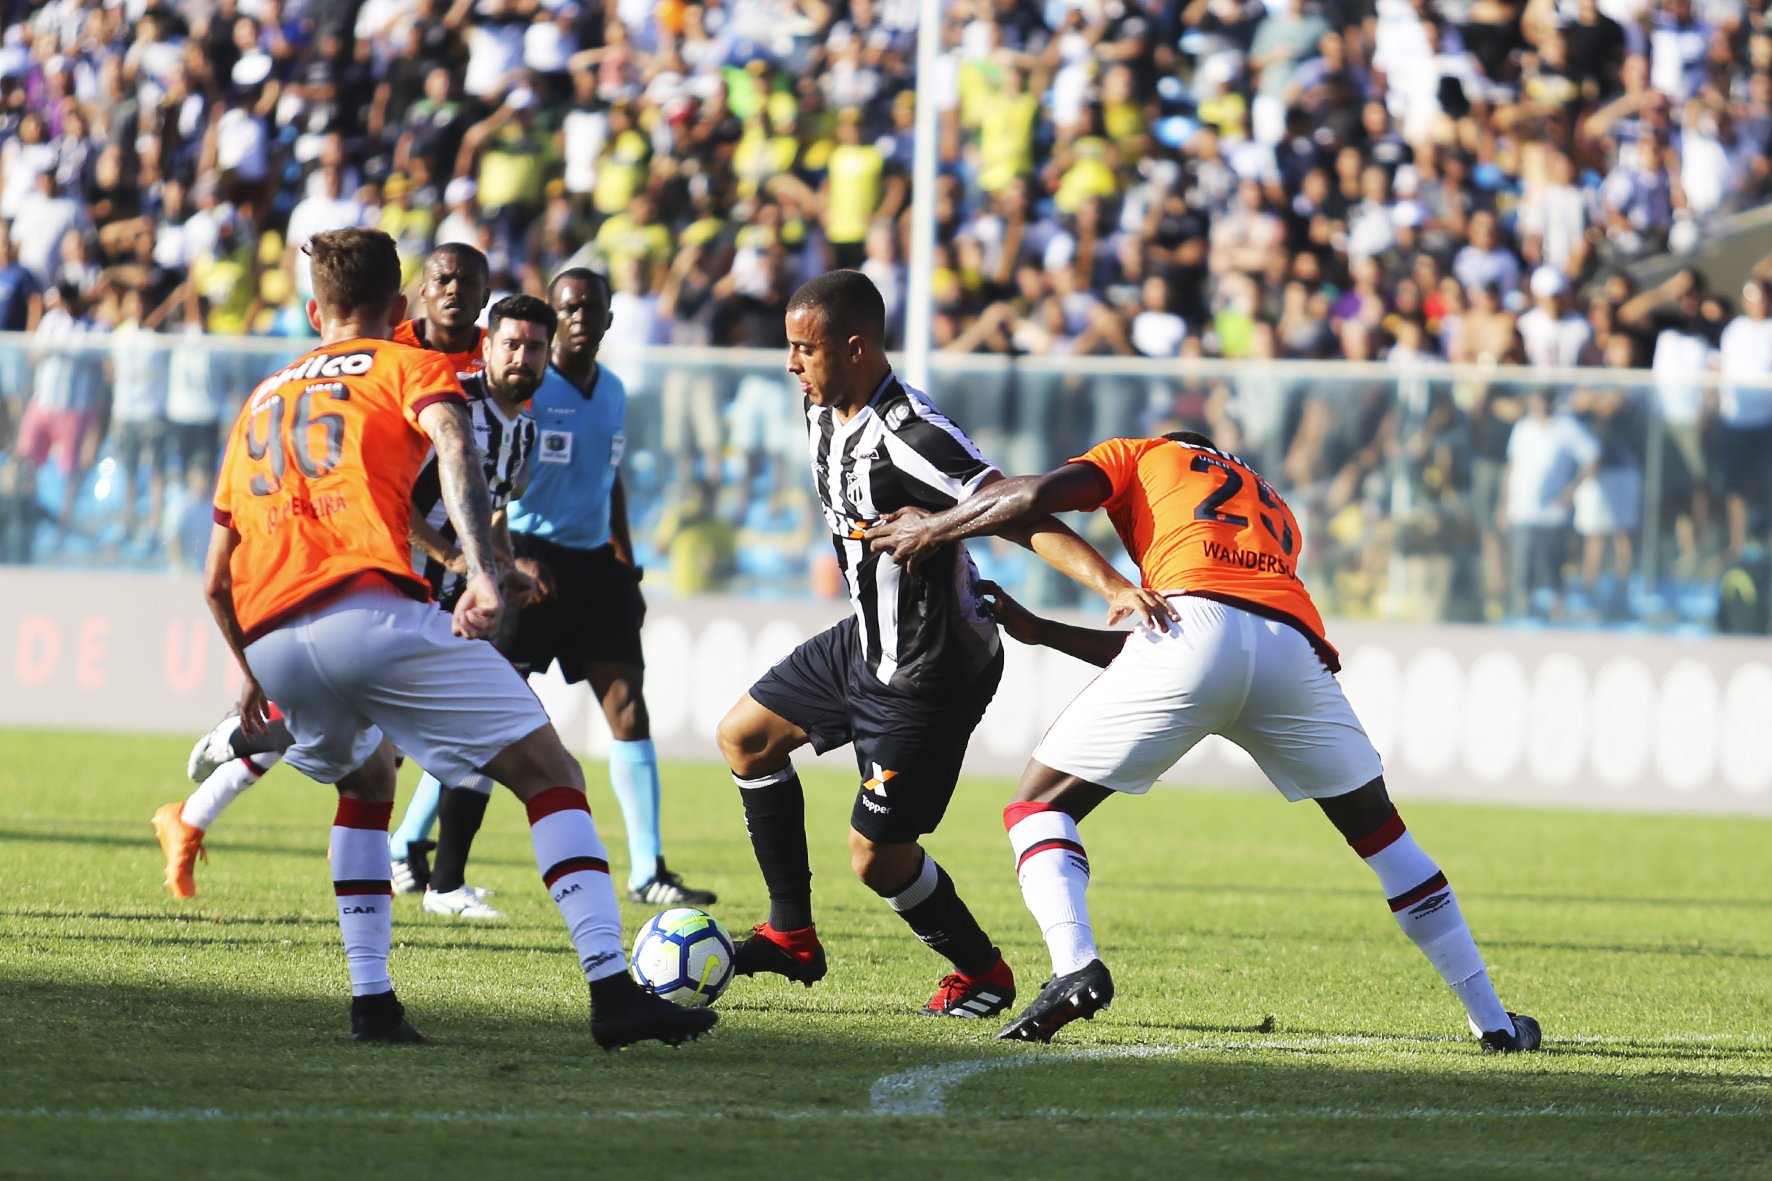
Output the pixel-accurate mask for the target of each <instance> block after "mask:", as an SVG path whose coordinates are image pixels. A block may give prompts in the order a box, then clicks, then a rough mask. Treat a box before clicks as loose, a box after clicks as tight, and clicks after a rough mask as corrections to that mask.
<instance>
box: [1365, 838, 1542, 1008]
mask: <svg viewBox="0 0 1772 1181" xmlns="http://www.w3.org/2000/svg"><path fill="white" fill-rule="evenodd" d="M1348 844H1349V845H1351V846H1352V847H1353V850H1354V852H1356V853H1358V854H1359V855H1360V858H1361V859H1362V860H1363V861H1365V862H1366V864H1367V865H1368V866H1370V867H1371V868H1372V872H1373V873H1376V874H1377V875H1378V884H1379V886H1380V887H1381V888H1382V889H1383V890H1384V893H1385V897H1386V898H1387V899H1388V900H1389V901H1390V906H1391V913H1392V914H1393V915H1394V916H1396V920H1397V925H1398V926H1400V927H1401V928H1403V934H1405V935H1407V936H1409V938H1410V940H1411V941H1412V942H1414V944H1415V946H1417V947H1419V948H1420V949H1421V953H1422V954H1423V955H1425V956H1426V957H1427V959H1428V962H1429V963H1430V964H1432V965H1433V966H1434V970H1435V971H1437V972H1438V973H1439V974H1440V979H1442V980H1444V981H1445V982H1446V983H1447V985H1448V986H1449V987H1450V988H1451V989H1452V991H1453V993H1454V994H1455V995H1456V996H1457V997H1458V999H1459V1001H1460V1002H1462V1003H1463V1005H1464V1011H1465V1014H1466V1016H1468V1017H1469V1019H1470V1024H1471V1028H1472V1030H1473V1031H1474V1032H1477V1033H1484V1032H1487V1031H1490V1030H1496V1029H1506V1030H1510V1031H1511V1030H1512V1029H1513V1022H1512V1021H1510V1020H1509V1019H1508V1015H1507V1009H1505V1008H1504V1007H1503V1006H1502V1003H1501V998H1499V997H1497V996H1496V995H1495V986H1494V985H1493V984H1491V983H1490V982H1489V973H1488V971H1487V969H1486V968H1485V967H1484V965H1483V955H1482V953H1481V952H1480V951H1478V950H1477V944H1476V940H1474V939H1472V938H1471V932H1470V927H1468V926H1467V925H1466V924H1465V921H1464V914H1463V912H1461V911H1460V910H1459V908H1458V899H1457V898H1456V897H1455V896H1454V895H1453V893H1452V887H1451V886H1450V885H1448V884H1447V882H1446V875H1445V874H1443V873H1441V872H1440V867H1439V866H1438V865H1436V864H1434V859H1433V858H1432V857H1429V856H1428V855H1427V854H1426V853H1425V852H1423V851H1422V848H1421V846H1420V845H1417V844H1416V843H1415V838H1414V837H1412V836H1410V835H1409V830H1408V829H1407V828H1405V827H1404V825H1403V819H1402V817H1400V816H1398V815H1397V814H1396V812H1394V811H1393V812H1392V813H1391V815H1390V819H1389V820H1386V821H1385V822H1384V823H1383V824H1381V825H1380V826H1379V827H1378V830H1377V831H1376V832H1374V833H1372V834H1371V835H1370V836H1366V837H1363V838H1361V839H1360V840H1357V841H1349V842H1348Z"/></svg>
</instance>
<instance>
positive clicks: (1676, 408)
mask: <svg viewBox="0 0 1772 1181" xmlns="http://www.w3.org/2000/svg"><path fill="white" fill-rule="evenodd" d="M1704 296H1705V286H1704V275H1703V274H1702V273H1700V272H1699V271H1696V270H1692V269H1690V268H1682V269H1681V270H1679V271H1676V272H1674V274H1673V275H1672V276H1671V277H1670V278H1668V280H1667V281H1666V282H1664V283H1662V284H1660V285H1659V286H1656V287H1651V288H1650V289H1649V290H1647V291H1644V292H1642V293H1640V294H1638V295H1635V296H1632V297H1631V298H1630V299H1629V300H1627V301H1626V302H1625V303H1624V304H1623V305H1622V306H1621V307H1619V309H1618V320H1619V323H1621V324H1623V325H1624V326H1626V327H1627V328H1632V329H1635V330H1638V331H1641V332H1642V333H1643V334H1644V335H1645V336H1646V337H1647V338H1648V339H1649V340H1650V341H1651V342H1652V343H1651V350H1652V351H1651V360H1650V368H1651V369H1652V370H1653V371H1654V373H1655V393H1656V401H1657V405H1658V409H1659V413H1660V417H1661V423H1662V427H1661V456H1660V459H1661V479H1662V511H1663V514H1664V515H1665V516H1667V517H1669V518H1671V523H1672V525H1673V528H1674V541H1675V546H1676V549H1677V556H1678V561H1679V567H1678V569H1679V572H1681V573H1684V574H1693V573H1696V572H1697V567H1698V564H1699V562H1700V560H1701V559H1702V558H1703V557H1704V555H1705V553H1706V552H1707V551H1708V549H1709V547H1710V528H1711V477H1712V472H1713V470H1714V467H1715V465H1714V464H1713V463H1712V461H1711V455H1710V446H1709V441H1708V436H1709V434H1710V425H1711V423H1712V422H1713V421H1714V420H1715V418H1716V410H1717V397H1716V392H1715V391H1714V390H1713V389H1711V388H1709V387H1708V386H1706V385H1705V384H1704V382H1703V380H1702V379H1703V376H1704V375H1705V374H1707V373H1711V372H1713V371H1714V370H1715V368H1716V353H1717V346H1718V344H1719V343H1720V342H1719V330H1718V328H1717V326H1716V325H1715V324H1713V323H1712V322H1711V321H1710V320H1708V319H1706V318H1705V316H1704V314H1703V305H1704Z"/></svg>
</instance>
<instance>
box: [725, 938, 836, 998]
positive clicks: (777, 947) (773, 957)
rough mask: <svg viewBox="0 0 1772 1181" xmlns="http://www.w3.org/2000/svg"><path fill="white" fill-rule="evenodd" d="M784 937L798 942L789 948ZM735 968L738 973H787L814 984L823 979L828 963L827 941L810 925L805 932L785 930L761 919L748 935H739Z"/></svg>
mask: <svg viewBox="0 0 1772 1181" xmlns="http://www.w3.org/2000/svg"><path fill="white" fill-rule="evenodd" d="M784 940H792V941H793V942H794V943H795V944H797V946H795V947H791V948H790V947H789V946H787V944H786V943H785V942H784ZM732 971H733V973H734V974H735V975H739V976H755V975H758V974H759V973H770V974H772V975H776V976H786V977H787V978H788V979H789V980H792V981H794V982H795V983H796V984H804V985H805V986H806V987H807V988H811V987H812V986H813V985H814V984H817V983H818V982H819V981H820V980H823V979H824V974H825V973H826V972H827V971H829V965H827V964H826V963H825V958H824V945H823V944H822V943H820V942H819V941H818V936H817V935H815V934H813V933H812V928H811V927H807V928H806V929H805V931H804V932H802V931H790V932H787V933H785V934H784V933H783V932H780V931H777V930H776V929H775V928H774V927H771V926H770V925H769V924H768V923H758V924H757V925H756V926H754V927H752V928H751V933H750V936H749V937H748V938H745V939H740V940H739V941H738V942H737V943H736V944H735V945H734V946H733V949H732Z"/></svg>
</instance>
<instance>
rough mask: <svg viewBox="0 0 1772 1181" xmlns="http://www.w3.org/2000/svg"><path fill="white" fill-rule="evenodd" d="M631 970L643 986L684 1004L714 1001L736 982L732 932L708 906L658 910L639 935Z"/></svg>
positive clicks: (692, 1004)
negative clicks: (709, 911) (709, 910)
mask: <svg viewBox="0 0 1772 1181" xmlns="http://www.w3.org/2000/svg"><path fill="white" fill-rule="evenodd" d="M628 969H629V970H630V971H631V972H633V974H634V979H635V980H638V981H639V982H640V985H641V987H643V988H645V989H647V990H648V991H650V992H654V993H657V994H658V995H659V996H662V997H664V998H665V999H666V1000H669V1001H675V1002H677V1003H678V1004H679V1005H689V1006H700V1005H711V1004H713V1003H714V1002H715V1001H717V1000H719V999H720V994H721V993H723V992H725V991H726V986H727V985H728V984H731V983H732V936H730V935H728V934H727V933H726V928H725V927H723V926H721V925H720V920H719V919H717V918H715V917H714V916H713V915H711V914H709V913H708V912H707V911H705V910H696V909H695V908H694V907H691V906H679V907H677V908H676V909H675V910H667V911H665V912H664V913H663V914H656V915H653V916H652V917H651V918H650V919H648V920H646V925H645V926H643V927H641V928H640V933H639V934H638V935H636V936H634V950H633V954H632V955H630V956H629V957H628Z"/></svg>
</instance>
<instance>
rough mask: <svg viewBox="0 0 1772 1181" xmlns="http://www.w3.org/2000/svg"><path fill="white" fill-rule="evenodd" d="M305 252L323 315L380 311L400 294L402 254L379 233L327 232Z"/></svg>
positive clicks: (314, 237)
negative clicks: (310, 265)
mask: <svg viewBox="0 0 1772 1181" xmlns="http://www.w3.org/2000/svg"><path fill="white" fill-rule="evenodd" d="M302 249H303V250H304V251H305V252H306V253H307V255H308V258H309V260H310V262H311V263H312V270H313V276H314V298H315V300H317V301H318V302H319V304H320V308H321V310H322V311H324V312H327V313H330V314H333V315H339V314H342V313H345V312H355V311H379V310H381V309H383V308H386V307H388V306H389V305H391V304H392V303H393V302H394V297H395V296H397V295H399V294H400V252H399V250H398V249H397V248H396V247H395V246H394V240H393V239H392V238H391V237H389V236H388V235H387V234H385V233H383V232H382V231H380V230H365V229H356V228H353V229H348V230H325V231H323V232H321V233H318V234H315V235H314V236H313V237H312V238H310V239H308V243H307V245H305V246H303V247H302Z"/></svg>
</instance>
